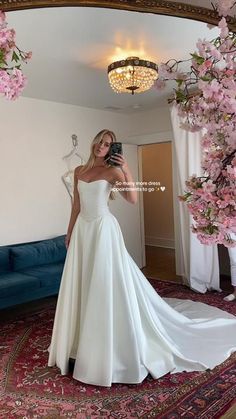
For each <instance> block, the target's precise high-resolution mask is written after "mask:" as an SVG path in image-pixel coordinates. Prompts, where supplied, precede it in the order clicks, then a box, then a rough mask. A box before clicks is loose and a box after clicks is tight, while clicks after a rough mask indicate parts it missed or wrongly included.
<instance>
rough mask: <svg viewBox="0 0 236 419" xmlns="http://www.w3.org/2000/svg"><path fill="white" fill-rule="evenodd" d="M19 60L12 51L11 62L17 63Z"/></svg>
mask: <svg viewBox="0 0 236 419" xmlns="http://www.w3.org/2000/svg"><path fill="white" fill-rule="evenodd" d="M19 59H20V58H19V56H18V54H17V53H16V52H15V51H13V53H12V57H11V60H12V61H15V62H16V63H17V61H19Z"/></svg>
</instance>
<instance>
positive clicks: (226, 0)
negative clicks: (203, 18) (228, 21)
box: [216, 0, 235, 16]
mask: <svg viewBox="0 0 236 419" xmlns="http://www.w3.org/2000/svg"><path fill="white" fill-rule="evenodd" d="M234 3H235V0H219V1H218V2H217V5H216V6H217V10H218V13H219V15H220V16H227V15H228V14H229V11H230V9H231V8H232V7H233V5H234Z"/></svg>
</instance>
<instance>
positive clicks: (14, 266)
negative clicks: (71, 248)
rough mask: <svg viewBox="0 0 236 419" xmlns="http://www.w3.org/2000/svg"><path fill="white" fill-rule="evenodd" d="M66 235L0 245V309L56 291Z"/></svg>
mask: <svg viewBox="0 0 236 419" xmlns="http://www.w3.org/2000/svg"><path fill="white" fill-rule="evenodd" d="M64 240H65V236H59V237H55V238H53V239H47V240H41V241H37V242H31V243H23V244H16V245H12V246H10V245H7V246H1V247H0V309H2V308H6V307H9V306H13V305H16V304H21V303H24V302H27V301H32V300H37V299H39V298H43V297H48V296H50V295H55V294H57V293H58V290H59V286H60V281H61V275H62V271H63V266H64V262H65V257H66V247H65V243H64Z"/></svg>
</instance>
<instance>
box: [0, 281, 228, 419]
mask: <svg viewBox="0 0 236 419" xmlns="http://www.w3.org/2000/svg"><path fill="white" fill-rule="evenodd" d="M151 282H152V285H153V286H154V287H155V288H156V289H157V290H158V292H159V293H160V295H161V296H165V297H177V298H184V299H192V300H196V301H201V302H205V303H207V304H211V305H214V306H217V307H219V308H221V309H224V310H226V311H229V312H231V313H232V314H235V315H236V304H234V303H225V302H224V301H223V295H222V294H218V293H208V294H206V295H201V294H196V293H194V292H192V291H191V290H189V289H188V288H187V287H185V286H182V285H178V284H175V283H173V282H166V281H163V282H162V281H156V280H153V281H151ZM54 311H55V307H54V306H52V304H51V306H49V307H48V308H47V309H45V308H44V309H42V311H40V312H37V313H34V314H31V315H28V316H27V317H25V318H24V317H18V318H17V319H15V320H14V321H11V322H9V321H8V322H6V323H4V322H2V323H1V332H0V337H1V341H0V418H1V419H16V418H21V419H31V418H32V419H39V418H48V419H55V418H78V419H89V418H93V419H96V418H115V419H125V418H162V419H167V418H168V419H175V418H184V419H186V418H187V419H188V418H194V419H196V418H199V419H200V418H202V419H203V418H204V419H212V418H220V417H222V415H224V414H225V412H226V411H227V410H229V409H231V408H232V406H233V405H234V403H235V402H236V362H235V361H236V353H235V354H233V355H232V356H231V357H230V358H229V359H227V360H226V361H225V362H224V363H223V364H221V365H219V366H217V367H216V368H215V369H214V370H212V371H206V372H194V373H181V374H173V375H171V374H167V375H166V376H165V377H163V378H160V379H158V380H153V379H152V378H151V377H150V376H149V377H147V378H146V379H145V381H144V382H143V383H142V384H139V385H124V384H114V385H113V386H112V387H111V388H104V387H95V386H92V385H85V384H83V383H80V382H78V381H76V380H74V379H73V378H72V375H71V374H69V375H67V376H61V375H60V373H59V369H58V368H57V367H53V368H49V367H47V359H48V352H47V348H48V346H49V343H50V337H51V332H52V324H53V317H54ZM232 417H233V416H232Z"/></svg>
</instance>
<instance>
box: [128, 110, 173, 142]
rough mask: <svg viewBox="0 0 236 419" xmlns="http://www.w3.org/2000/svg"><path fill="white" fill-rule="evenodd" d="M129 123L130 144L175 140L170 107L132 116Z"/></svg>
mask: <svg viewBox="0 0 236 419" xmlns="http://www.w3.org/2000/svg"><path fill="white" fill-rule="evenodd" d="M129 122H130V124H129V131H128V137H127V141H128V142H129V143H130V144H153V143H157V142H163V141H172V139H173V131H172V125H171V119H170V108H169V106H164V107H162V108H161V107H157V108H156V109H152V110H150V111H145V112H137V113H135V114H132V115H130V117H129Z"/></svg>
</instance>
